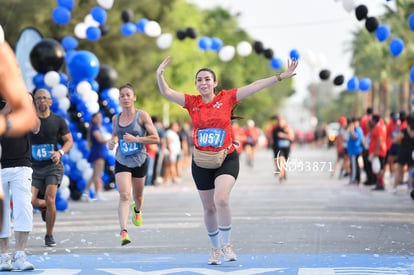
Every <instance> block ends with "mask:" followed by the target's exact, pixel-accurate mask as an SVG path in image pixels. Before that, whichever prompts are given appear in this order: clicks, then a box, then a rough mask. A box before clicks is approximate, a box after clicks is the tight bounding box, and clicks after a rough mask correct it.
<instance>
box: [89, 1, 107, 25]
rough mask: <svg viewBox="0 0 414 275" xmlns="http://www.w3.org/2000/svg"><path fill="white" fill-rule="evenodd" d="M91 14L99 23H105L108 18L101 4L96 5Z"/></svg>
mask: <svg viewBox="0 0 414 275" xmlns="http://www.w3.org/2000/svg"><path fill="white" fill-rule="evenodd" d="M91 15H92V18H93V19H94V20H95V21H96V22H98V23H99V24H101V25H103V24H105V22H106V18H107V15H106V11H105V9H103V8H101V7H100V6H95V7H93V8H92V9H91Z"/></svg>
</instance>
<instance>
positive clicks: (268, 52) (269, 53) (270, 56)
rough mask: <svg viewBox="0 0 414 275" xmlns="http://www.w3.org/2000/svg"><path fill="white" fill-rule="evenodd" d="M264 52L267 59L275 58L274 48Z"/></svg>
mask: <svg viewBox="0 0 414 275" xmlns="http://www.w3.org/2000/svg"><path fill="white" fill-rule="evenodd" d="M263 54H264V56H265V57H266V58H267V59H272V58H273V50H272V49H265V50H264V51H263Z"/></svg>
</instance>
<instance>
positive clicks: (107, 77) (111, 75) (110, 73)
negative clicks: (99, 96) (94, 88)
mask: <svg viewBox="0 0 414 275" xmlns="http://www.w3.org/2000/svg"><path fill="white" fill-rule="evenodd" d="M117 80H118V73H117V72H116V70H115V69H114V68H113V67H112V66H110V65H107V64H103V65H101V66H100V68H99V73H98V76H97V77H96V81H97V82H98V84H99V89H100V91H102V90H104V89H108V88H112V87H115V85H116V81H117Z"/></svg>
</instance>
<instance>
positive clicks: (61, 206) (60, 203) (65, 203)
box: [56, 198, 68, 211]
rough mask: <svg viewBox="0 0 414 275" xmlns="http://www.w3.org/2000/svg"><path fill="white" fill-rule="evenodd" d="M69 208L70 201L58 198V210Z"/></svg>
mask: <svg viewBox="0 0 414 275" xmlns="http://www.w3.org/2000/svg"><path fill="white" fill-rule="evenodd" d="M67 208H68V201H67V200H66V199H64V198H59V199H56V210H57V211H65V210H66V209H67Z"/></svg>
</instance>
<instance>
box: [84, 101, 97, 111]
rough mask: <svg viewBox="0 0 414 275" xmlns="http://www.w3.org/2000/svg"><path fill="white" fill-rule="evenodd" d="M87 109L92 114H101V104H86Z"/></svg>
mask: <svg viewBox="0 0 414 275" xmlns="http://www.w3.org/2000/svg"><path fill="white" fill-rule="evenodd" d="M86 108H87V109H88V111H89V112H90V113H91V114H95V113H97V112H99V103H98V102H96V101H95V102H86Z"/></svg>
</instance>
